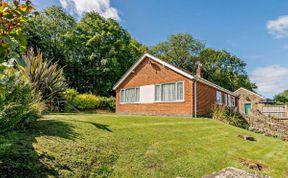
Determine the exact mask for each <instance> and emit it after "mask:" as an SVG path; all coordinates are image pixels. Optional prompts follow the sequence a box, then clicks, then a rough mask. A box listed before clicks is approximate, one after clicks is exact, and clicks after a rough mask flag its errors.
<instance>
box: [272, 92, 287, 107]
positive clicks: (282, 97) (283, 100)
mask: <svg viewBox="0 0 288 178" xmlns="http://www.w3.org/2000/svg"><path fill="white" fill-rule="evenodd" d="M274 99H275V101H276V103H277V104H288V90H285V91H283V92H282V93H279V94H278V95H276V96H275V97H274Z"/></svg>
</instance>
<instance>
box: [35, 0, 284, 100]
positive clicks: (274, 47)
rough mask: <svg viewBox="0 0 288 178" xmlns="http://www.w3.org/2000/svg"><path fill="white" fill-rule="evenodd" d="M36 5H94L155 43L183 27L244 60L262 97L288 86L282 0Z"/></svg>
mask: <svg viewBox="0 0 288 178" xmlns="http://www.w3.org/2000/svg"><path fill="white" fill-rule="evenodd" d="M32 2H33V3H34V4H35V5H36V8H37V9H38V10H41V9H43V8H46V7H48V6H51V5H53V4H56V5H59V6H63V7H64V8H66V9H67V11H69V12H71V7H73V9H74V10H73V12H74V14H77V15H79V16H81V14H82V13H83V12H86V11H90V10H95V11H98V12H99V13H100V14H101V15H103V16H104V17H107V18H109V17H111V18H114V19H116V20H118V21H119V23H120V24H121V25H122V26H123V27H124V28H125V29H127V30H128V31H129V32H130V34H131V35H132V36H133V37H135V38H136V39H137V40H138V41H140V42H142V43H143V44H146V45H154V44H157V43H159V42H161V41H164V40H166V39H167V37H168V36H169V35H170V34H174V33H182V32H188V33H191V34H192V35H193V36H194V37H195V38H197V39H199V40H202V41H203V42H205V44H206V46H207V47H213V48H216V49H225V50H227V51H229V52H231V53H232V54H235V55H236V56H238V57H240V58H241V59H243V60H244V61H245V62H246V63H247V72H248V74H249V76H250V77H251V79H252V80H253V81H255V82H256V83H257V85H258V87H259V88H258V90H257V91H258V92H259V93H260V94H262V95H264V96H267V97H273V96H274V95H275V94H276V93H278V92H281V91H282V90H284V89H288V11H287V9H288V1H287V0H277V1H272V0H265V1H263V0H253V1H251V0H241V1H231V0H217V1H215V0H205V1H203V0H189V1H188V0H182V1H175V0H174V1H172V0H157V1H155V0H111V1H109V0H85V1H83V0H50V1H47V0H32Z"/></svg>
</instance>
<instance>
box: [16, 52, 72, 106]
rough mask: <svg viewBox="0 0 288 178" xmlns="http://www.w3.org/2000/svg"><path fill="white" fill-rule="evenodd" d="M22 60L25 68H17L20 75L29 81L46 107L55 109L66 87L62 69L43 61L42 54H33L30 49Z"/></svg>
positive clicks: (55, 64)
mask: <svg viewBox="0 0 288 178" xmlns="http://www.w3.org/2000/svg"><path fill="white" fill-rule="evenodd" d="M23 59H24V60H25V63H26V66H25V67H22V66H18V67H19V69H20V71H21V73H22V74H23V75H24V76H26V77H27V78H28V79H29V80H30V81H31V83H32V84H33V87H34V89H35V90H36V91H37V92H39V93H40V94H41V96H42V99H43V101H44V102H45V103H46V104H47V105H48V107H49V108H50V109H52V110H55V109H57V108H58V107H59V98H60V93H61V92H63V91H64V90H65V89H66V87H67V85H66V82H65V78H64V76H63V68H59V67H58V64H57V63H52V62H51V61H47V60H44V59H43V55H42V53H41V52H39V51H37V53H36V54H35V53H34V51H33V49H32V48H31V49H30V50H29V51H28V52H27V53H26V54H25V55H24V56H23Z"/></svg>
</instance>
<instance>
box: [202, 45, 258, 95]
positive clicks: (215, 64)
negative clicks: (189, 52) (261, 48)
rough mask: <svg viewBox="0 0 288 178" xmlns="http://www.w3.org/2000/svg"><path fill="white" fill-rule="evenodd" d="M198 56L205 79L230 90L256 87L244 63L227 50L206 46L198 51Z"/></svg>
mask: <svg viewBox="0 0 288 178" xmlns="http://www.w3.org/2000/svg"><path fill="white" fill-rule="evenodd" d="M199 58H200V62H201V63H202V64H203V69H204V74H203V75H204V76H203V77H204V78H205V79H207V80H209V81H211V82H213V83H215V84H218V85H220V86H222V87H224V88H226V89H228V90H230V91H235V90H237V89H239V88H240V87H244V88H247V89H249V90H251V91H253V89H256V88H257V86H256V84H255V83H252V82H251V81H250V79H249V77H248V75H247V73H246V71H245V68H246V63H245V62H244V61H243V60H241V59H240V58H238V57H236V56H233V55H231V54H230V53H228V52H227V51H224V50H219V51H217V50H214V49H211V48H207V49H205V50H203V51H202V52H201V53H200V57H199Z"/></svg>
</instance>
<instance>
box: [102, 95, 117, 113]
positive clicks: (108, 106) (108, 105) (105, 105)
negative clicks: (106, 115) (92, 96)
mask: <svg viewBox="0 0 288 178" xmlns="http://www.w3.org/2000/svg"><path fill="white" fill-rule="evenodd" d="M98 99H99V102H100V103H99V106H98V108H97V109H103V110H110V111H115V109H116V99H115V97H112V96H111V97H98Z"/></svg>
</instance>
